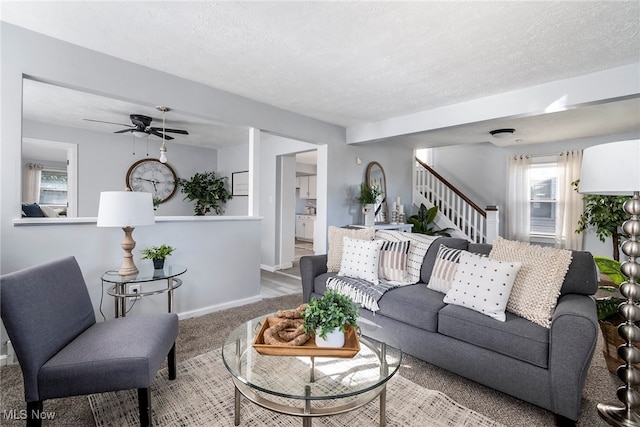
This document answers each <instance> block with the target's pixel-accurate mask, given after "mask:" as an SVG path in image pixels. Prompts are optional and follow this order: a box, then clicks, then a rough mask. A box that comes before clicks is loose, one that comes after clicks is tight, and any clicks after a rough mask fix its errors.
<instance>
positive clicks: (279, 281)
mask: <svg viewBox="0 0 640 427" xmlns="http://www.w3.org/2000/svg"><path fill="white" fill-rule="evenodd" d="M301 292H302V284H301V283H300V278H299V277H294V276H291V275H288V274H282V273H279V272H277V271H276V272H271V271H266V270H260V294H261V295H262V298H275V297H280V296H283V295H291V294H298V293H301Z"/></svg>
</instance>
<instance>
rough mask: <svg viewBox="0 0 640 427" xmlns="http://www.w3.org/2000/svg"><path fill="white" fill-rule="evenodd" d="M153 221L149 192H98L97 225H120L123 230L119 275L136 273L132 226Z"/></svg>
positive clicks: (151, 201)
mask: <svg viewBox="0 0 640 427" xmlns="http://www.w3.org/2000/svg"><path fill="white" fill-rule="evenodd" d="M154 223H155V216H154V212H153V200H152V198H151V193H143V192H138V191H103V192H102V193H100V207H99V208H98V224H97V225H98V227H120V228H122V230H124V240H123V241H122V243H121V244H120V246H122V249H123V250H124V259H123V260H122V266H121V267H120V270H118V274H120V275H121V276H129V275H133V274H138V268H137V267H136V265H135V263H134V262H133V255H132V254H131V251H132V250H133V248H135V247H136V242H135V240H133V237H132V234H133V230H134V227H138V226H141V225H151V224H154Z"/></svg>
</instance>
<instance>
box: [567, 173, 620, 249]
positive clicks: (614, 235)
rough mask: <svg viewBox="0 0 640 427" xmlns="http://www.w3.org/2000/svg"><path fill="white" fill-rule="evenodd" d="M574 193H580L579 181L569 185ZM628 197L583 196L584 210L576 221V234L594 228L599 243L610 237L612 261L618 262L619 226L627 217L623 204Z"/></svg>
mask: <svg viewBox="0 0 640 427" xmlns="http://www.w3.org/2000/svg"><path fill="white" fill-rule="evenodd" d="M571 185H573V188H574V190H575V191H578V192H579V191H580V180H576V181H573V182H572V183H571ZM629 198H630V197H629V196H603V195H598V194H585V195H584V196H583V198H582V200H583V201H584V210H583V212H582V215H580V219H579V220H578V229H577V230H576V233H582V232H584V231H586V230H587V229H588V228H591V227H595V229H596V235H597V236H598V238H599V239H600V241H601V242H604V241H605V238H607V237H611V243H612V245H613V259H614V260H616V261H620V237H621V236H622V237H624V234H621V233H620V231H619V230H620V226H621V225H622V223H623V222H624V221H625V220H627V217H628V215H627V214H626V213H625V211H624V207H623V205H624V202H626V201H627V200H628V199H629Z"/></svg>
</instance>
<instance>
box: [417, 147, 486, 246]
mask: <svg viewBox="0 0 640 427" xmlns="http://www.w3.org/2000/svg"><path fill="white" fill-rule="evenodd" d="M413 177H414V185H413V204H414V205H415V206H420V204H424V205H425V206H426V207H427V208H430V207H432V206H437V207H438V217H437V218H436V220H435V224H436V225H437V226H438V227H439V228H452V229H453V230H454V232H452V233H451V235H452V236H453V237H462V238H464V239H467V240H469V241H471V242H475V243H491V242H493V240H494V239H495V238H496V237H497V236H498V208H497V207H496V206H487V209H486V210H485V209H481V208H480V207H479V206H478V205H476V204H475V203H474V202H473V201H471V200H470V199H469V198H468V197H467V196H465V195H464V194H463V193H462V192H461V191H460V190H458V189H457V188H456V187H454V186H453V185H452V184H450V183H449V182H448V181H447V180H446V179H444V178H443V177H442V176H440V175H439V174H438V173H437V172H436V171H435V170H433V169H432V168H431V167H429V166H428V165H426V164H424V163H423V162H422V161H420V160H419V159H417V158H416V162H415V170H414V174H413Z"/></svg>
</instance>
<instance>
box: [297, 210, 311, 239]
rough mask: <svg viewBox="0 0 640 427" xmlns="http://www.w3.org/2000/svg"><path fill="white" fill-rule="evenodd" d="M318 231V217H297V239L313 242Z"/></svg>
mask: <svg viewBox="0 0 640 427" xmlns="http://www.w3.org/2000/svg"><path fill="white" fill-rule="evenodd" d="M315 230H316V217H315V216H313V215H296V231H295V233H296V239H300V240H306V241H309V242H313V236H314V234H315Z"/></svg>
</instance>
